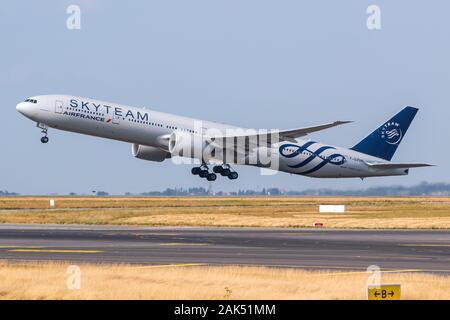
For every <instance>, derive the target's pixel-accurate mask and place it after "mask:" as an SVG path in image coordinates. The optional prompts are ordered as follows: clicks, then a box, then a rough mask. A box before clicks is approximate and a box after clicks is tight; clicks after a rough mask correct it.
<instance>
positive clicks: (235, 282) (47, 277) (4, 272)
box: [0, 262, 450, 299]
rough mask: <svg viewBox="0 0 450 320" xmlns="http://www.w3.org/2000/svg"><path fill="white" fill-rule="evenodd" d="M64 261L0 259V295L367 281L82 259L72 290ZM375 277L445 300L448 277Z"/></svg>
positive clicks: (212, 292) (334, 288) (144, 294)
mask: <svg viewBox="0 0 450 320" xmlns="http://www.w3.org/2000/svg"><path fill="white" fill-rule="evenodd" d="M68 266H69V264H67V263H48V262H46V263H36V262H27V263H8V262H0V299H365V298H366V285H367V280H368V274H366V273H365V272H326V271H322V272H308V271H302V270H298V269H279V268H267V267H238V266H230V267H207V266H190V267H181V266H179V267H177V266H159V267H154V266H129V265H121V266H120V265H87V264H82V265H80V266H79V267H80V269H79V270H80V271H81V272H80V278H79V279H80V282H79V284H80V288H79V289H73V288H74V287H73V285H74V284H75V283H76V282H74V281H72V280H73V279H72V278H71V275H70V273H69V274H68V273H67V268H68ZM381 281H382V283H385V284H401V286H402V289H401V290H402V299H450V277H449V276H439V275H431V274H419V273H384V274H382V277H381ZM68 283H69V284H72V287H68V285H67V284H68ZM69 288H72V289H69Z"/></svg>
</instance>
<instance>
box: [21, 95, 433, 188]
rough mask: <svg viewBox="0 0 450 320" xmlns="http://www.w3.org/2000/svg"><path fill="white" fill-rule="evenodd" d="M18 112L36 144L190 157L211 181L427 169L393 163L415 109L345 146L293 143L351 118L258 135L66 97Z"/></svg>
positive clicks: (47, 98) (34, 100)
mask: <svg viewBox="0 0 450 320" xmlns="http://www.w3.org/2000/svg"><path fill="white" fill-rule="evenodd" d="M16 108H17V110H18V111H19V112H20V113H21V114H23V115H24V116H26V117H27V118H29V119H31V120H32V121H34V122H36V123H37V127H39V128H40V129H41V130H42V133H43V137H42V138H41V142H42V143H47V142H48V141H49V138H48V136H47V130H48V128H55V129H60V130H65V131H70V132H76V133H82V134H87V135H92V136H96V137H102V138H108V139H114V140H119V141H124V142H129V143H131V144H132V154H133V156H135V157H136V158H139V159H143V160H148V161H158V162H161V161H163V160H165V159H168V158H171V157H174V156H181V157H184V158H189V159H196V160H198V161H199V163H200V165H199V166H196V167H194V168H192V174H194V175H199V176H200V177H202V178H206V179H207V180H208V181H214V180H216V179H217V175H216V174H220V175H222V176H224V177H228V178H229V179H231V180H234V179H237V178H238V173H237V172H236V171H235V170H234V169H233V168H232V167H231V164H244V165H253V166H257V167H264V168H270V169H275V170H278V171H283V172H287V173H291V174H300V175H305V176H309V177H317V178H361V179H363V178H366V177H375V176H397V175H407V174H408V172H409V168H414V167H426V166H430V165H429V164H423V163H393V162H391V159H392V157H393V155H394V153H395V151H396V150H397V147H398V145H399V144H400V142H401V141H402V139H403V138H404V136H405V134H406V131H407V130H408V128H409V125H410V123H411V122H412V120H413V118H414V116H415V115H416V113H417V110H418V109H416V108H413V107H405V108H404V109H403V110H401V111H400V112H399V113H397V114H396V115H395V116H393V117H392V118H391V119H389V120H388V121H386V122H385V123H383V124H382V125H381V126H380V127H379V128H377V129H376V130H375V131H373V132H372V133H371V134H369V135H368V136H367V137H366V138H364V139H363V140H361V141H360V142H358V143H357V144H356V145H354V146H353V147H351V148H342V147H337V146H331V145H328V144H322V143H319V142H315V141H312V140H302V139H299V138H300V137H303V136H305V135H307V134H310V133H313V132H316V131H320V130H324V129H327V128H331V127H335V126H339V125H341V124H345V123H348V122H351V121H336V122H332V123H326V124H322V125H318V126H312V127H305V128H298V129H290V130H269V131H267V130H259V131H257V130H253V129H244V128H238V127H235V126H230V125H225V124H221V123H216V122H210V121H202V120H197V119H193V118H187V117H182V116H178V115H173V114H168V113H163V112H158V111H154V110H150V109H147V108H135V107H129V106H124V105H119V104H115V103H108V102H103V101H98V100H93V99H89V98H81V97H74V96H67V95H42V96H35V97H30V98H28V99H26V100H25V101H24V102H20V103H19V104H18V105H17V107H16ZM210 166H213V168H212V170H211V169H210Z"/></svg>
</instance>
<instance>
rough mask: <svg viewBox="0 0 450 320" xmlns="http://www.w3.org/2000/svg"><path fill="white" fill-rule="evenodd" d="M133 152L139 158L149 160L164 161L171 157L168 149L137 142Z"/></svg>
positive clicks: (134, 144) (132, 149)
mask: <svg viewBox="0 0 450 320" xmlns="http://www.w3.org/2000/svg"><path fill="white" fill-rule="evenodd" d="M131 153H132V154H133V156H134V157H136V158H138V159H142V160H148V161H156V162H162V161H164V160H165V159H168V158H170V153H168V152H167V151H164V150H161V149H159V148H155V147H150V146H143V145H140V144H136V143H133V146H132V148H131Z"/></svg>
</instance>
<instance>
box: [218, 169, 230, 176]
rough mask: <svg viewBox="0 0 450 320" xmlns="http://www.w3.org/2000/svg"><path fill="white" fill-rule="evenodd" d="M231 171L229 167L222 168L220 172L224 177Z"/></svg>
mask: <svg viewBox="0 0 450 320" xmlns="http://www.w3.org/2000/svg"><path fill="white" fill-rule="evenodd" d="M230 173H231V170H230V169H223V170H222V172H221V173H220V174H221V175H222V176H224V177H226V176H229V175H230Z"/></svg>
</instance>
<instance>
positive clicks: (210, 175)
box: [206, 173, 217, 181]
mask: <svg viewBox="0 0 450 320" xmlns="http://www.w3.org/2000/svg"><path fill="white" fill-rule="evenodd" d="M216 179H217V176H216V174H215V173H209V174H208V175H207V176H206V180H208V181H215V180H216Z"/></svg>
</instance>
